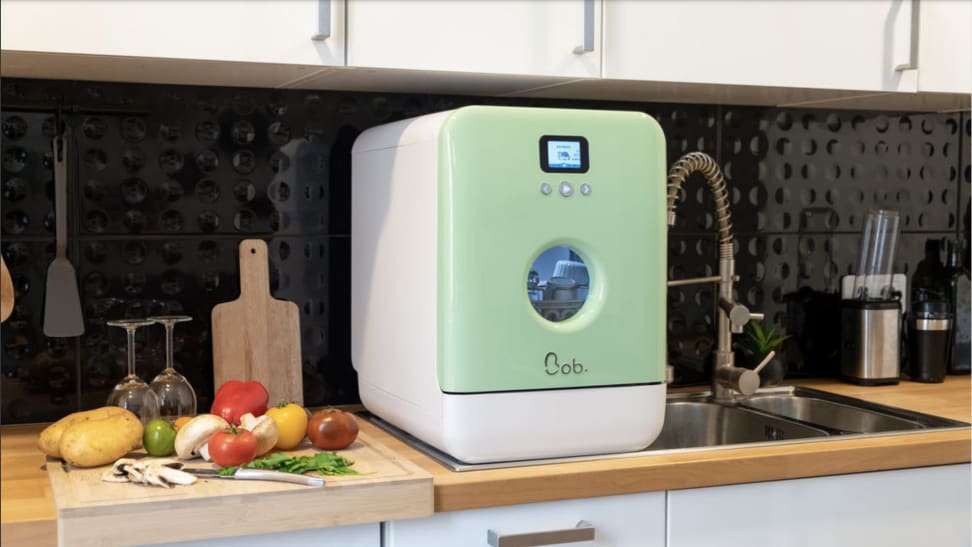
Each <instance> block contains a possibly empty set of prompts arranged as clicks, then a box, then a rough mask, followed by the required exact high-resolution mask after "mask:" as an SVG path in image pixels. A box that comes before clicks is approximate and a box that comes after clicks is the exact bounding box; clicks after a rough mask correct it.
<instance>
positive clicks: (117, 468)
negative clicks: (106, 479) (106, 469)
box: [111, 458, 136, 475]
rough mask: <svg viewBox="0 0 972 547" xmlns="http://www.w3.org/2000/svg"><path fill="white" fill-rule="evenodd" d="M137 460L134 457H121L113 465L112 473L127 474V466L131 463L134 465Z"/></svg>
mask: <svg viewBox="0 0 972 547" xmlns="http://www.w3.org/2000/svg"><path fill="white" fill-rule="evenodd" d="M135 462H136V460H135V459H134V458H120V459H118V461H116V462H115V463H114V464H112V466H111V473H112V474H113V475H126V474H127V472H126V471H125V467H126V466H129V465H134V464H135Z"/></svg>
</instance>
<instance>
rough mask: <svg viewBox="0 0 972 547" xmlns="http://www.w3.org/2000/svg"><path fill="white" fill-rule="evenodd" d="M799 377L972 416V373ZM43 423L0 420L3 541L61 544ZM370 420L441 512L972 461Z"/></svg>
mask: <svg viewBox="0 0 972 547" xmlns="http://www.w3.org/2000/svg"><path fill="white" fill-rule="evenodd" d="M794 383H798V384H799V385H804V386H808V387H813V388H816V389H821V390H824V391H829V392H832V393H838V394H841V395H847V396H851V397H857V398H860V399H864V400H866V401H871V402H875V403H880V404H886V405H890V406H896V407H900V408H904V409H908V410H913V411H917V412H924V413H927V414H934V415H937V416H943V417H946V418H952V419H956V420H962V421H966V422H969V421H972V391H970V387H972V383H970V377H969V376H949V377H948V378H947V380H946V382H945V383H943V384H920V383H914V382H906V381H903V382H901V383H900V384H898V385H896V386H881V387H862V386H854V385H850V384H844V383H841V382H837V381H835V380H824V379H816V380H801V381H799V382H794ZM699 389H702V388H696V389H695V390H699ZM44 425H45V424H31V425H18V426H3V427H0V525H2V528H0V537H2V539H3V544H4V545H18V544H21V543H23V544H25V545H26V544H30V545H31V546H32V547H40V546H42V545H56V512H55V509H54V502H53V498H52V496H51V488H50V485H49V484H48V479H47V474H46V471H45V470H44V456H43V455H42V454H41V453H40V452H39V451H38V450H37V448H36V439H37V435H38V433H39V432H40V430H41V429H42V428H43V427H44ZM362 428H363V429H365V430H367V431H368V432H369V434H371V435H372V436H373V437H375V438H376V439H377V440H378V441H380V442H381V443H383V444H385V445H386V446H388V447H391V448H392V449H393V450H394V451H396V452H397V453H398V454H400V455H402V456H404V457H406V458H408V459H409V460H411V461H412V462H414V463H415V464H417V465H418V466H419V467H421V468H423V469H425V470H426V471H428V472H429V473H431V474H432V476H433V479H434V485H435V510H436V511H440V512H441V511H456V510H461V509H473V508H481V507H493V506H500V505H512V504H519V503H531V502H541V501H553V500H561V499H571V498H581V497H594V496H608V495H616V494H628V493H635V492H647V491H657V490H674V489H681V488H696V487H702V486H717V485H724V484H736V483H747V482H759V481H769V480H780V479H794V478H803V477H813V476H822V475H834V474H842V473H858V472H866V471H879V470H888V469H900V468H907V467H919V466H928V465H943V464H952V463H964V462H969V461H970V460H972V433H970V431H969V429H964V430H959V431H954V430H953V431H937V432H936V431H932V432H922V433H910V434H904V435H893V436H881V437H872V438H866V439H862V438H858V439H842V440H828V441H823V442H803V443H797V444H784V445H774V446H760V447H749V448H733V449H721V450H709V451H696V452H682V453H668V454H653V455H645V456H636V457H630V458H618V459H607V460H595V461H586V462H573V463H557V464H547V465H536V466H527V467H516V468H508V469H494V470H483V471H467V472H463V473H454V472H452V471H449V470H447V469H445V468H444V467H442V466H441V465H439V464H438V463H436V462H435V461H433V460H431V459H429V458H428V457H427V456H425V455H423V454H421V453H420V452H418V451H416V450H415V449H413V448H411V447H409V446H408V445H406V444H404V443H403V442H401V441H400V440H398V439H397V438H395V437H393V436H391V435H389V434H387V433H385V432H384V431H382V430H380V429H378V428H377V427H375V426H374V425H372V424H370V423H366V422H365V423H362ZM28 542H29V543H28Z"/></svg>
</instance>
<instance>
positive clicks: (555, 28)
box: [347, 0, 601, 78]
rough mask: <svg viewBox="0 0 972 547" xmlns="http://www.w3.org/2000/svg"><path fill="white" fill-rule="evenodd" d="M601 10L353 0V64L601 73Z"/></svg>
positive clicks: (525, 3) (497, 2)
mask: <svg viewBox="0 0 972 547" xmlns="http://www.w3.org/2000/svg"><path fill="white" fill-rule="evenodd" d="M600 14H601V0H519V1H513V0H462V1H446V0H425V1H418V0H409V1H402V0H349V2H348V19H347V29H348V66H353V67H370V68H401V69H414V70H436V71H458V72H485V73H494V74H510V75H532V76H564V77H577V78H585V77H593V78H596V77H598V76H600V74H601V65H600V35H601V32H600V29H601V20H600ZM585 41H586V48H585Z"/></svg>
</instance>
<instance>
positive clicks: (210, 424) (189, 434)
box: [175, 414, 230, 460]
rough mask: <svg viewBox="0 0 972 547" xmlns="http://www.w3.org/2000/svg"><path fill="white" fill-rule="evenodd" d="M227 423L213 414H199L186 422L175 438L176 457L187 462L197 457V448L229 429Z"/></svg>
mask: <svg viewBox="0 0 972 547" xmlns="http://www.w3.org/2000/svg"><path fill="white" fill-rule="evenodd" d="M229 426H230V425H229V423H228V422H227V421H226V420H224V419H222V418H220V417H219V416H216V415H215V414H200V415H199V416H196V417H195V418H193V419H191V420H189V421H188V422H186V425H184V426H182V428H181V429H179V432H178V433H176V438H175V451H176V456H178V457H179V459H180V460H189V459H192V458H195V457H196V456H197V455H199V448H200V447H201V446H202V445H204V444H206V443H207V442H208V441H209V438H210V437H212V436H213V435H215V434H216V433H217V432H218V431H223V430H224V429H227V428H229Z"/></svg>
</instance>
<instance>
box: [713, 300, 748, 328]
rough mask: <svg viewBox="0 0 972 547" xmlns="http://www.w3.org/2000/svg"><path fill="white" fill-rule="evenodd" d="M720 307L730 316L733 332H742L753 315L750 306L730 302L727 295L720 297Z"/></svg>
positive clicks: (730, 325)
mask: <svg viewBox="0 0 972 547" xmlns="http://www.w3.org/2000/svg"><path fill="white" fill-rule="evenodd" d="M719 307H720V308H722V311H724V312H726V317H728V318H729V327H730V329H731V330H732V332H734V333H737V334H738V333H740V332H742V329H743V327H744V326H746V323H749V321H750V319H752V317H753V314H752V313H750V311H749V308H747V307H746V306H743V305H742V304H739V303H737V302H730V301H729V300H727V299H726V298H725V297H719Z"/></svg>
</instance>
